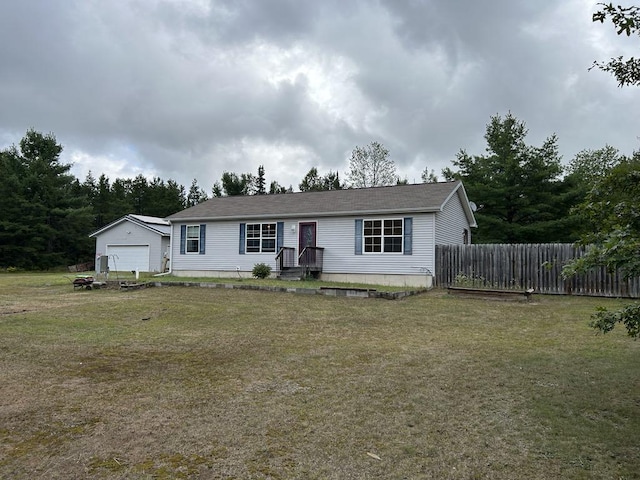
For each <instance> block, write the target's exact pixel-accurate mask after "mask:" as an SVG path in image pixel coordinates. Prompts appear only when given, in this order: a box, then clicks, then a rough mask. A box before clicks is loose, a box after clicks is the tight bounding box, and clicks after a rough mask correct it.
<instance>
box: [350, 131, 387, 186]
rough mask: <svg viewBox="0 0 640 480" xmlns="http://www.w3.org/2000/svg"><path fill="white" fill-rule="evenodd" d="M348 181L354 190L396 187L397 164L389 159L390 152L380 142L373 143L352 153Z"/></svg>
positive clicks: (357, 148)
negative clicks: (387, 186) (386, 186)
mask: <svg viewBox="0 0 640 480" xmlns="http://www.w3.org/2000/svg"><path fill="white" fill-rule="evenodd" d="M348 179H349V183H350V184H351V186H352V187H354V188H366V187H381V186H385V185H395V184H396V182H397V180H398V176H397V175H396V164H395V163H394V161H393V160H391V159H390V158H389V150H387V149H386V148H384V147H383V146H382V144H380V143H378V142H371V143H370V144H369V145H367V146H366V147H356V148H354V149H353V152H351V159H350V160H349V176H348Z"/></svg>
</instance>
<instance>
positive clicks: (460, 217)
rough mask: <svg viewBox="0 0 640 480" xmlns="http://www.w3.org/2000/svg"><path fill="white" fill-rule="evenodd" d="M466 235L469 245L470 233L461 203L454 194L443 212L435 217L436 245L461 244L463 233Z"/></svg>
mask: <svg viewBox="0 0 640 480" xmlns="http://www.w3.org/2000/svg"><path fill="white" fill-rule="evenodd" d="M465 230H466V231H467V232H468V233H467V238H468V240H469V243H471V231H470V228H469V222H468V220H467V217H466V215H465V212H464V209H463V208H462V202H461V201H460V197H459V196H458V194H457V193H456V194H454V195H453V196H452V197H451V198H450V199H449V201H448V202H447V203H446V204H445V206H444V208H443V210H442V211H441V212H438V213H437V215H436V244H437V245H448V244H462V243H464V232H465Z"/></svg>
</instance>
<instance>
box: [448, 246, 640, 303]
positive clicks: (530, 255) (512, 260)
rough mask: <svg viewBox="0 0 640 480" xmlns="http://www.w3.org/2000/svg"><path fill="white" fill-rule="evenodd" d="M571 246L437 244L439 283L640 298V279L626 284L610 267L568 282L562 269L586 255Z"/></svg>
mask: <svg viewBox="0 0 640 480" xmlns="http://www.w3.org/2000/svg"><path fill="white" fill-rule="evenodd" d="M584 252H585V249H584V248H583V247H575V246H574V245H573V244H569V243H545V244H513V245H509V244H486V245H436V272H435V284H436V285H437V286H440V287H452V286H470V287H471V286H473V287H485V288H500V289H528V288H533V289H534V290H535V292H536V293H548V294H561V295H593V296H600V297H631V298H639V297H640V278H633V279H629V280H624V279H623V276H622V274H621V273H620V272H614V273H608V272H607V271H606V269H605V268H604V267H602V268H598V269H594V270H593V271H591V272H589V273H588V274H585V275H579V276H576V277H572V278H570V279H566V280H565V279H563V278H562V275H561V272H562V267H563V266H564V265H565V264H566V263H567V262H568V261H569V260H571V259H573V258H578V257H580V256H582V255H583V254H584Z"/></svg>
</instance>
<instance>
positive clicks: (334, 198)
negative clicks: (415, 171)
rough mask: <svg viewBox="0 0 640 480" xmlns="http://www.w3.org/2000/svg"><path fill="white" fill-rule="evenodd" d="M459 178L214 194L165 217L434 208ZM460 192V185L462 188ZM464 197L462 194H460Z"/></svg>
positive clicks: (284, 215) (212, 217)
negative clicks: (382, 184)
mask: <svg viewBox="0 0 640 480" xmlns="http://www.w3.org/2000/svg"><path fill="white" fill-rule="evenodd" d="M460 187H461V184H460V182H458V181H456V182H440V183H421V184H414V185H394V186H390V187H374V188H357V189H346V190H331V191H322V192H300V193H286V194H278V195H247V196H232V197H217V198H212V199H209V200H207V201H205V202H203V203H200V204H198V205H195V206H193V207H191V208H187V209H186V210H182V211H180V212H178V213H174V214H173V215H171V216H169V217H167V220H169V221H181V220H224V219H229V220H231V219H241V218H242V219H244V218H247V219H249V218H268V217H272V218H274V217H278V218H287V217H299V216H311V215H313V216H336V215H363V214H383V213H403V212H434V211H438V210H440V209H441V208H442V206H443V205H444V203H445V202H446V201H447V199H448V198H449V197H450V196H451V195H452V194H453V193H454V192H455V191H456V190H458V188H460ZM462 191H463V192H464V189H462ZM464 196H465V197H466V194H465V195H464Z"/></svg>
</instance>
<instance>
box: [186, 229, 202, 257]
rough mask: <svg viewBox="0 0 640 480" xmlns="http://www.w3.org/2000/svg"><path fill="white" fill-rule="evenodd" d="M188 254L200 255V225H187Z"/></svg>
mask: <svg viewBox="0 0 640 480" xmlns="http://www.w3.org/2000/svg"><path fill="white" fill-rule="evenodd" d="M186 240H187V242H186V243H187V245H186V247H187V248H186V250H187V253H200V225H187V237H186Z"/></svg>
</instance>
